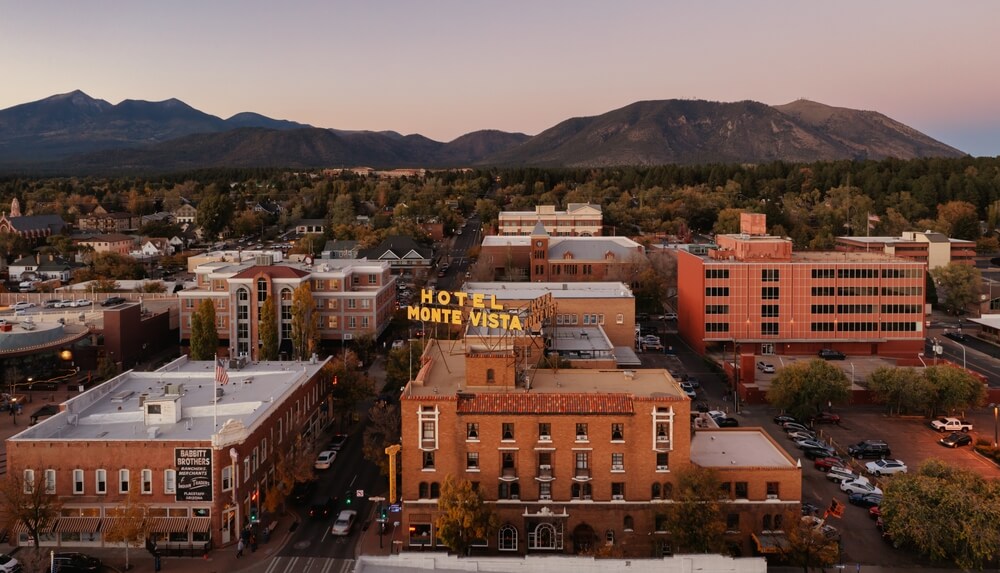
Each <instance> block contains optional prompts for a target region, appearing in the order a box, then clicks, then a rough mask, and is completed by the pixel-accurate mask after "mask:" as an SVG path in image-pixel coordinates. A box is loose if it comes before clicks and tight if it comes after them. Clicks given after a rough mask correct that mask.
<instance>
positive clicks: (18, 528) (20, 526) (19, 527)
mask: <svg viewBox="0 0 1000 573" xmlns="http://www.w3.org/2000/svg"><path fill="white" fill-rule="evenodd" d="M51 529H52V524H51V523H46V524H43V525H40V526H39V527H38V531H39V532H42V533H45V532H48V531H49V530H51ZM11 531H12V532H13V533H14V535H18V534H20V533H28V526H26V525H25V524H24V522H23V521H21V520H20V519H19V520H17V523H15V524H14V527H13V529H12V530H11Z"/></svg>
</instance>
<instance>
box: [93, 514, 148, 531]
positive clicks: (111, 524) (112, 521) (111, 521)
mask: <svg viewBox="0 0 1000 573" xmlns="http://www.w3.org/2000/svg"><path fill="white" fill-rule="evenodd" d="M127 520H135V521H140V522H141V518H139V519H136V518H134V517H105V518H104V521H102V522H101V531H104V532H108V531H112V530H114V529H116V528H118V527H119V524H120V522H122V521H127ZM128 529H132V528H131V527H130V528H128ZM136 529H138V528H136Z"/></svg>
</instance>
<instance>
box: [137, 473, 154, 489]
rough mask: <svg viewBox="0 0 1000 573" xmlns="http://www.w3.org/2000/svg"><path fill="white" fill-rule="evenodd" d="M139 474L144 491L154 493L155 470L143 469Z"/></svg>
mask: <svg viewBox="0 0 1000 573" xmlns="http://www.w3.org/2000/svg"><path fill="white" fill-rule="evenodd" d="M139 475H140V477H141V478H142V493H144V494H151V493H153V470H142V472H141V473H140V474H139Z"/></svg>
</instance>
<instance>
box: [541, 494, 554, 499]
mask: <svg viewBox="0 0 1000 573" xmlns="http://www.w3.org/2000/svg"><path fill="white" fill-rule="evenodd" d="M538 499H552V496H551V495H545V494H542V495H539V496H538Z"/></svg>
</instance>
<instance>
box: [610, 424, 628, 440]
mask: <svg viewBox="0 0 1000 573" xmlns="http://www.w3.org/2000/svg"><path fill="white" fill-rule="evenodd" d="M624 440H625V424H620V423H615V424H611V441H613V442H621V441H624Z"/></svg>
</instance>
